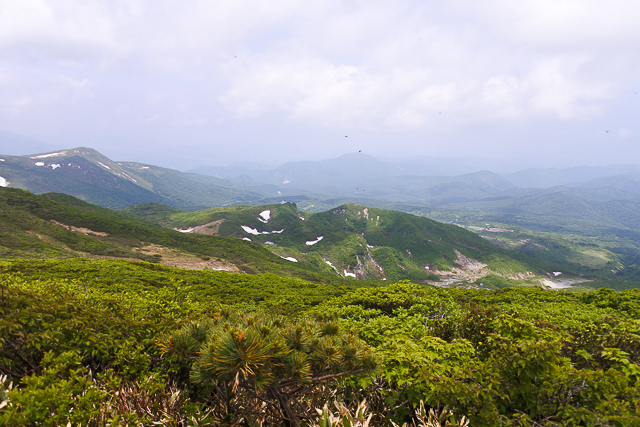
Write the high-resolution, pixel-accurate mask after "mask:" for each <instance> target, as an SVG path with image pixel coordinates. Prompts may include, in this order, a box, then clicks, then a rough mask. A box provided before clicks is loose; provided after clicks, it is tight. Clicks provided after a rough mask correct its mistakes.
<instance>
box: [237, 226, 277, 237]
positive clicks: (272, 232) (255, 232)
mask: <svg viewBox="0 0 640 427" xmlns="http://www.w3.org/2000/svg"><path fill="white" fill-rule="evenodd" d="M240 227H242V229H243V230H244V231H245V232H246V233H249V234H253V235H254V236H257V235H259V234H280V233H282V232H283V231H284V228H283V229H282V230H274V231H258V230H256V229H255V228H251V227H247V226H246V225H241V226H240Z"/></svg>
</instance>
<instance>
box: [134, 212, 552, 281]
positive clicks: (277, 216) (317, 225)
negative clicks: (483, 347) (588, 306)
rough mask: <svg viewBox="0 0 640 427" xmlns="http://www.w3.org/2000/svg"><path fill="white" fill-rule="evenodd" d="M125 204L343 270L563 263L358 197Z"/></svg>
mask: <svg viewBox="0 0 640 427" xmlns="http://www.w3.org/2000/svg"><path fill="white" fill-rule="evenodd" d="M122 211H123V212H125V213H127V214H129V215H133V216H136V217H138V218H141V219H145V220H149V221H153V222H155V223H157V224H161V225H164V226H166V227H169V228H173V229H175V230H180V231H182V232H184V233H192V234H209V235H219V236H228V237H235V238H238V239H243V240H250V241H253V242H260V243H262V244H264V245H265V246H266V247H267V248H268V249H269V250H271V251H272V252H273V253H275V254H277V255H279V256H281V257H283V258H285V259H288V260H289V261H291V262H293V263H306V264H311V265H313V266H314V267H315V268H317V269H318V270H320V271H324V272H326V273H327V274H332V273H333V274H337V275H340V276H343V277H349V276H351V277H356V278H359V279H383V280H387V279H388V280H401V279H409V280H413V281H433V280H441V279H442V280H444V281H463V282H474V281H475V280H477V279H479V278H481V277H484V276H487V275H489V274H495V275H500V276H504V277H507V278H509V277H510V278H514V279H522V278H532V277H534V276H537V275H544V274H545V271H546V272H548V271H551V270H554V269H555V270H557V269H560V268H561V266H560V265H554V264H553V262H552V260H545V261H535V260H533V259H531V258H528V257H527V256H525V255H522V254H520V253H517V252H514V251H509V250H506V249H503V248H500V247H498V246H496V245H494V244H492V243H490V242H488V241H487V240H486V239H483V238H481V237H479V236H477V235H476V234H474V233H471V232H469V231H467V230H464V229H462V228H460V227H457V226H454V225H450V224H443V223H440V222H436V221H433V220H430V219H428V218H424V217H417V216H414V215H410V214H406V213H402V212H397V211H391V210H385V209H377V208H368V207H364V206H358V205H354V204H345V205H342V206H338V207H336V208H333V209H330V210H328V211H326V212H319V213H307V212H302V211H300V210H298V209H297V207H296V205H295V204H293V203H284V204H274V205H266V206H243V205H239V206H233V207H227V208H212V209H205V210H202V211H197V212H182V211H179V210H176V209H174V208H171V207H169V206H165V205H162V204H143V205H137V206H131V207H128V208H126V209H123V210H122Z"/></svg>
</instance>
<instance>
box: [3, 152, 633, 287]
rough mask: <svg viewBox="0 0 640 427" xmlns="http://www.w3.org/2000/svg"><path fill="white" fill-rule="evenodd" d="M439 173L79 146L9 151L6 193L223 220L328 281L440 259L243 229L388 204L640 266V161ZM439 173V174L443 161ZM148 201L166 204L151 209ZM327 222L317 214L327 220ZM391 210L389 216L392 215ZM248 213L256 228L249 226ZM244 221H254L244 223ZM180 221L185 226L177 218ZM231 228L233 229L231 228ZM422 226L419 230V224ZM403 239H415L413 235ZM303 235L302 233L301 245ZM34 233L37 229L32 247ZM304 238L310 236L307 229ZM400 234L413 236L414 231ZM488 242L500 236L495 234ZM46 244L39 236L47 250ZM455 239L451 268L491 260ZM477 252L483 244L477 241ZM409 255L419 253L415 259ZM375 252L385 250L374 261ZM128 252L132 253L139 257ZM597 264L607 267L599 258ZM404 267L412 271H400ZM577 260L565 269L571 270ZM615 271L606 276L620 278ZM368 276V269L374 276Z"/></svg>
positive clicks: (423, 271) (421, 272)
mask: <svg viewBox="0 0 640 427" xmlns="http://www.w3.org/2000/svg"><path fill="white" fill-rule="evenodd" d="M425 164H427V163H425ZM433 170H436V168H432V169H430V168H428V167H424V168H420V167H419V163H416V161H414V162H406V163H401V162H387V161H382V160H379V159H375V158H373V157H370V156H367V155H364V154H362V153H356V154H349V155H345V156H342V157H339V158H337V159H330V160H324V161H321V162H294V163H287V164H284V165H282V166H280V167H278V168H274V169H266V168H263V167H254V165H250V164H245V165H239V166H238V168H237V169H233V168H226V169H225V168H209V169H207V168H203V169H199V170H198V171H199V172H201V173H211V174H215V175H217V176H208V175H202V174H198V173H194V172H190V173H187V172H181V171H177V170H173V169H167V168H162V167H158V166H154V165H149V164H143V163H137V162H124V161H121V162H115V161H112V160H111V159H109V158H107V157H106V156H104V155H102V154H101V153H99V152H97V151H95V150H92V149H90V148H82V147H80V148H75V149H65V150H56V151H50V152H46V153H38V154H33V155H29V156H10V155H0V187H8V188H12V187H13V188H21V189H25V190H28V191H30V192H32V193H36V194H43V193H64V194H68V195H71V196H74V197H77V198H78V199H81V200H83V201H85V202H88V203H92V204H95V205H98V206H102V207H108V208H111V209H114V208H125V207H128V206H135V205H140V204H143V205H144V207H143V208H130V209H128V210H126V211H127V212H128V213H129V214H133V215H136V216H140V217H142V218H145V219H146V220H151V221H152V222H156V223H157V224H160V223H161V224H162V225H168V226H171V227H173V228H179V227H183V229H188V228H189V227H195V228H196V229H197V230H200V231H202V230H203V228H202V227H204V226H205V225H206V224H209V223H212V222H215V221H218V220H221V219H224V226H220V227H219V228H218V229H216V230H217V231H216V232H215V233H213V234H217V235H220V236H229V237H235V238H240V239H242V238H248V239H251V240H252V241H253V242H257V243H259V244H260V245H262V246H265V245H266V246H267V247H266V249H268V250H269V251H270V252H272V253H275V254H277V255H278V256H283V257H285V258H288V257H292V258H295V259H296V260H297V261H299V264H298V267H302V266H304V265H306V267H305V268H308V269H311V270H313V271H324V273H326V274H329V273H331V274H337V273H341V275H342V276H345V275H347V276H348V275H350V274H355V275H356V276H358V277H361V278H363V277H378V278H384V277H388V278H394V279H395V278H400V277H411V278H413V279H416V280H418V279H419V280H428V277H430V274H432V273H433V271H432V270H429V269H427V268H426V267H427V266H430V265H433V266H436V264H433V262H435V261H434V260H433V259H432V260H426V259H420V258H419V257H417V256H416V255H415V253H414V250H415V248H414V249H411V248H408V247H407V248H403V247H401V246H397V245H395V244H392V243H389V242H386V243H384V244H375V243H372V241H370V240H369V238H367V237H366V236H364V235H362V234H361V235H360V237H357V236H355V235H351V234H348V233H347V234H345V235H341V234H340V232H339V227H338V228H336V229H335V230H333V229H332V228H331V227H337V226H336V225H335V224H334V223H333V222H331V221H329V224H328V225H329V226H330V229H331V230H333V231H331V233H330V234H331V235H335V236H340V235H341V236H342V237H340V238H338V237H336V239H337V240H336V241H335V242H333V246H332V245H330V244H329V243H330V242H331V239H329V238H328V237H325V239H328V240H324V243H322V244H320V243H319V244H318V245H317V246H314V248H307V247H306V246H300V245H301V244H302V243H300V242H298V241H294V240H295V239H293V237H291V236H289V237H287V236H288V234H289V232H294V233H298V231H295V230H296V228H295V227H292V226H291V225H289V226H288V227H287V228H286V229H285V230H289V231H287V232H283V233H282V234H278V233H275V234H269V235H267V234H257V235H254V236H251V235H248V234H247V232H246V230H245V231H243V230H244V229H243V228H242V227H241V226H242V225H244V226H246V227H249V228H251V229H255V230H259V231H277V230H271V229H269V230H266V229H265V230H260V228H259V227H258V226H259V225H260V224H258V223H255V222H256V221H257V219H256V218H257V216H256V212H253V210H252V209H253V208H250V207H248V206H261V205H268V206H276V207H274V208H269V209H273V214H274V216H273V218H276V217H278V218H280V217H282V218H286V217H287V215H288V216H290V217H292V216H296V215H304V214H311V213H322V215H329V214H327V212H334V210H335V209H337V207H340V209H346V210H345V212H346V213H345V215H346V217H345V218H343V220H344V221H345V222H344V223H342V222H340V223H339V224H342V225H343V228H344V227H347V225H348V227H347V228H349V227H350V229H353V230H356V229H358V227H359V226H357V220H356V219H354V218H355V217H353V216H354V215H356V217H357V214H356V213H354V212H356V211H357V212H361V213H360V215H361V216H362V215H364V213H363V212H364V208H363V207H362V208H361V207H360V206H367V207H368V208H367V209H368V212H369V213H370V215H371V212H373V211H374V210H376V209H384V210H387V211H389V210H394V211H402V212H406V213H411V214H414V215H418V216H423V217H429V218H432V219H436V220H438V221H441V222H452V223H456V224H459V225H467V226H475V227H478V226H480V227H483V226H484V224H488V223H493V224H498V225H499V226H505V227H507V228H513V227H520V228H521V229H522V230H524V231H526V230H530V231H532V232H535V233H555V234H554V236H550V235H546V236H542V235H540V236H538V237H537V238H538V239H542V240H535V239H534V241H536V242H538V243H536V244H533V243H531V244H524V243H522V242H527V241H529V237H527V236H522V239H521V240H522V242H520V243H519V242H518V241H513V242H511V243H504V242H503V243H501V244H502V245H503V247H505V248H511V251H513V249H514V248H519V249H518V250H520V251H522V252H526V253H528V254H529V255H532V256H533V258H536V259H538V260H540V261H541V262H543V264H544V263H547V264H545V265H548V263H553V262H555V261H554V260H555V258H554V257H553V256H552V254H558V255H561V257H562V259H564V260H574V261H575V260H579V261H580V262H577V261H576V262H574V263H573V264H571V265H572V266H575V267H576V268H577V269H578V270H580V271H586V270H584V269H585V268H588V266H589V265H599V266H600V267H598V268H604V267H602V266H604V265H605V264H606V265H607V266H608V265H609V264H607V263H609V262H611V263H612V264H611V265H612V266H617V265H624V266H627V267H632V266H638V267H639V268H640V167H638V166H636V165H627V166H624V165H623V166H610V167H580V168H571V169H563V170H558V169H538V170H534V169H529V170H526V171H522V172H518V173H512V174H508V175H500V174H497V173H494V172H490V171H477V172H473V173H466V174H460V175H446V174H440V175H433V174H430V172H431V171H433ZM439 170H442V166H440V169H439ZM530 185H538V187H530ZM549 185H555V186H552V187H549ZM47 197H51V196H47ZM74 200H75V199H74ZM281 203H285V204H284V205H281ZM287 203H288V204H287ZM291 203H295V204H296V205H295V206H293V205H291ZM148 204H152V205H148ZM238 205H244V207H242V208H240V207H238V208H235V209H236V210H234V209H230V210H229V209H227V210H224V209H223V210H221V211H220V210H215V209H214V211H215V212H213V211H209V210H208V209H210V208H219V207H225V206H227V207H231V206H238ZM148 206H156V207H158V206H159V207H160V208H153V209H149V208H148ZM277 206H285V207H286V206H289V208H287V209H289V211H287V212H289V213H287V214H285V213H282V212H281V210H282V209H285V208H284V207H277ZM243 209H245V210H246V211H243ZM256 209H261V208H256ZM172 210H173V211H172ZM285 211H286V209H285ZM188 212H196V213H197V215H200V216H196V217H189V216H188V215H189V214H188ZM233 212H235V213H233ZM242 212H244V213H242ZM296 212H297V213H296ZM276 214H277V215H276ZM216 215H217V216H220V218H218V217H217V216H216ZM233 215H239V217H238V218H240V219H237V218H236V219H234V217H233ZM247 215H248V216H247ZM322 215H320V216H318V217H317V218H322ZM384 215H385V216H392V215H391V214H389V213H385V214H384ZM394 215H395V214H394ZM377 216H378V215H377V214H376V217H377ZM381 216H382V215H381ZM201 217H202V218H207V221H206V222H202V221H200V218H201ZM214 217H215V218H214ZM249 217H251V218H252V221H253V223H255V224H253V223H252V222H250V221H249ZM412 218H414V217H412ZM241 219H242V221H245V220H246V223H242V221H241ZM182 220H184V221H183V223H181V222H180V221H182ZM274 220H275V219H274ZM397 220H398V221H399V222H400V223H403V224H408V223H411V221H414V219H411V221H409V220H406V219H402V218H401V217H398V218H397ZM162 221H164V222H162ZM314 221H318V220H317V219H314ZM341 221H342V220H341ZM354 221H355V222H354ZM231 224H235V225H234V226H233V227H232V226H231ZM252 224H253V225H252ZM273 224H275V223H273ZM305 224H306V225H305V227H306V229H307V230H311V231H309V232H311V234H318V236H316V237H319V236H320V235H322V234H321V233H322V232H323V231H322V230H323V229H322V228H309V227H311V226H312V225H313V224H315V223H314V222H313V221H311V222H308V223H305ZM336 224H337V223H336ZM299 225H300V224H299ZM198 227H199V228H198ZM412 227H413V226H412ZM415 227H418V229H419V228H420V227H422V225H421V226H417V225H416V226H415ZM205 228H206V227H205ZM214 228H215V227H214ZM385 230H386V229H385ZM343 231H344V230H343ZM377 232H378V233H382V234H384V235H385V236H392V235H395V234H394V232H392V231H389V230H386V231H384V232H383V231H380V230H378V231H377ZM300 233H302V231H300ZM327 233H328V231H327ZM403 233H406V235H408V236H411V235H412V234H411V233H412V231H410V230H408V231H403ZM249 234H250V233H249ZM303 234H304V233H303ZM303 234H300V236H298V237H300V239H302V236H303ZM365 234H366V232H365ZM374 234H375V233H374ZM514 235H515V234H514ZM296 236H297V234H296ZM345 236H350V237H345ZM354 236H355V237H354ZM571 236H581V237H580V238H581V239H583V240H581V243H579V244H580V245H583V246H581V247H578V246H575V245H576V244H577V243H575V242H573V240H572V239H573V237H571ZM32 237H33V234H31V237H29V238H28V239H27V240H29V239H32ZM25 238H26V237H25ZM304 238H305V239H307V238H308V239H312V238H313V236H311V235H309V236H307V235H306V234H305V235H304ZM403 238H405V239H406V236H403ZM485 238H488V239H490V240H492V241H494V240H495V238H494V237H493V236H485ZM398 239H399V238H398ZM427 239H430V238H427ZM545 239H546V240H545ZM549 239H551V240H549ZM558 239H559V240H558ZM584 239H587V240H584ZM431 240H432V239H431ZM44 241H45V240H40V242H41V243H42V242H44ZM306 241H312V240H305V242H306ZM267 242H271V243H274V244H275V245H273V246H271V245H269V244H268V243H267ZM296 242H297V243H296ZM354 242H357V244H356V243H354ZM531 242H533V241H531ZM544 242H547V243H549V245H551V246H553V245H556V246H558V245H560V246H558V247H557V251H556V252H554V251H551V252H548V251H547V252H535V250H536V248H539V247H540V246H544V245H545V244H546V243H545V244H543V243H544ZM572 242H573V243H572ZM450 243H451V246H448V247H447V248H448V249H446V251H444V249H443V251H444V252H442V253H445V252H446V253H447V254H448V255H447V256H443V257H444V258H442V259H446V260H447V261H446V263H448V264H446V263H445V264H443V265H447V266H448V268H450V267H451V266H453V265H455V262H456V259H457V258H455V257H453V258H452V255H451V254H452V253H454V254H455V253H456V252H452V251H454V249H455V251H458V252H459V253H460V254H462V255H463V256H465V257H468V258H473V259H476V260H479V262H483V263H488V260H486V259H485V260H484V261H483V258H482V256H480V255H478V254H477V253H470V252H468V251H469V250H470V249H469V247H468V246H465V245H462V246H456V245H455V244H453V243H452V242H450ZM42 244H44V243H42ZM367 245H371V246H375V247H377V248H378V249H374V248H368V251H367V250H365V251H364V252H362V250H363V249H362V248H367ZM584 245H586V246H584ZM590 245H594V247H597V250H595V249H594V251H595V252H592V253H590V254H586V252H585V251H586V250H585V248H586V247H590ZM325 246H326V247H334V246H335V247H343V248H351V249H349V250H346V249H344V250H340V251H338V252H339V254H338V253H337V252H335V250H333V249H332V250H331V251H329V252H323V251H322V250H321V249H322V248H323V247H325ZM475 246H477V247H478V248H480V247H481V245H480V244H475ZM551 246H549V247H551ZM379 247H388V248H390V249H389V251H390V252H388V254H387V255H388V256H387V257H386V258H384V259H386V260H387V261H383V258H380V257H381V256H382V255H381V254H382V253H384V252H385V251H386V249H385V250H381V249H379ZM69 248H71V246H69ZM532 248H533V249H532ZM70 250H71V249H70ZM407 250H408V251H409V252H411V253H412V254H413V255H412V256H410V255H408V253H407V252H406V251H407ZM531 250H534V252H530V251H531ZM554 250H555V249H554ZM56 251H58V252H59V251H60V249H59V248H58V249H56V250H54V251H53V252H55V253H58V252H56ZM74 251H75V249H74ZM447 251H448V252H447ZM465 251H466V252H465ZM558 251H559V252H558ZM53 252H52V253H53ZM63 252H64V251H63ZM374 252H377V255H375V256H374ZM418 252H419V251H418ZM127 253H128V254H129V255H128V256H129V257H132V256H131V252H130V251H129V252H127ZM391 254H392V255H391ZM554 256H555V255H554ZM598 257H600V258H599V259H601V260H602V262H600V261H597V258H598ZM142 259H143V258H142ZM389 260H395V261H393V262H392V261H389ZM325 261H328V262H330V263H331V264H332V265H333V266H334V267H335V269H334V267H331V266H330V265H329V264H328V263H327V262H325ZM374 261H375V263H377V264H378V265H380V266H383V264H384V263H385V262H391V264H388V263H387V264H384V265H386V267H384V266H383V270H384V271H385V273H384V275H380V274H379V275H376V273H375V272H374V271H373V270H371V268H372V267H371V266H374V265H375V264H373V262H374ZM291 262H292V263H293V261H291ZM567 262H568V261H567ZM571 262H573V261H571ZM305 263H307V264H305ZM367 263H369V264H367ZM430 263H432V264H430ZM619 263H621V264H619ZM525 264H526V263H525ZM534 264H535V263H534ZM358 265H360V267H358ZM365 265H367V267H364V266H365ZM394 265H395V267H393V266H394ZM400 265H401V266H404V267H406V268H407V270H404V269H403V268H402V267H398V266H400ZM567 265H568V264H567ZM571 265H569V266H568V267H567V268H566V269H571V268H573V267H571ZM398 268H399V269H400V270H403V271H405V272H404V273H403V272H402V271H400V270H398ZM540 268H542V267H540ZM606 268H609V267H606ZM617 268H618V267H615V268H609V270H607V271H609V272H610V273H611V272H614V274H618V273H616V271H617ZM634 268H635V267H634ZM363 269H364V270H363ZM363 271H368V272H367V273H366V274H365V273H362V272H363ZM394 271H395V272H394ZM603 271H604V270H603ZM630 271H632V270H630V269H629V268H627V269H626V270H625V274H632V273H629V272H630ZM639 271H640V270H639ZM336 272H337V273H336ZM324 273H323V274H324ZM633 274H635V273H633ZM639 274H640V273H639Z"/></svg>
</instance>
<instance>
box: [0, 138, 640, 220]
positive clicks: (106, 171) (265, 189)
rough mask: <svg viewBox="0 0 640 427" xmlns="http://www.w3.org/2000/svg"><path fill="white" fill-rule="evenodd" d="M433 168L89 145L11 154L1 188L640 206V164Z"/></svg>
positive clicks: (101, 195)
mask: <svg viewBox="0 0 640 427" xmlns="http://www.w3.org/2000/svg"><path fill="white" fill-rule="evenodd" d="M425 162H426V161H425ZM425 164H428V163H425ZM439 169H440V170H441V169H442V167H440V168H439ZM431 171H432V169H430V168H429V167H426V166H425V167H422V168H420V167H419V164H418V163H416V161H413V162H384V161H381V160H378V159H376V158H373V157H371V156H368V155H365V154H362V153H355V154H347V155H344V156H341V157H339V158H336V159H329V160H323V161H317V162H312V161H307V162H293V163H286V164H284V165H282V166H280V167H278V168H275V169H267V170H265V168H261V167H253V168H252V167H249V166H248V165H239V166H238V168H219V167H203V168H198V169H196V170H194V171H192V172H191V173H185V172H180V171H177V170H173V169H167V168H162V167H159V166H154V165H149V164H143V163H136V162H115V161H113V160H111V159H109V158H107V157H106V156H104V155H102V154H100V153H99V152H97V151H95V150H93V149H90V148H83V147H80V148H75V149H67V150H58V151H52V152H47V153H41V154H34V155H29V156H9V155H3V156H2V157H1V160H0V185H3V186H9V187H15V188H22V189H25V190H28V191H31V192H34V193H36V194H41V193H46V192H63V193H66V194H70V195H73V196H75V197H78V198H80V199H82V200H85V201H87V202H90V203H95V204H97V205H100V206H105V207H110V208H119V207H124V206H129V205H133V204H139V203H152V202H159V203H164V204H168V205H170V206H174V207H177V208H180V209H185V210H200V209H205V208H209V207H218V206H231V205H236V204H252V205H258V204H267V203H273V202H276V201H281V200H285V201H294V202H298V203H299V205H300V206H301V207H302V208H303V209H305V210H311V211H314V210H315V211H319V210H323V209H325V208H327V205H326V203H323V202H330V203H337V204H343V203H342V202H351V201H365V202H367V201H370V202H373V203H363V204H366V205H372V204H374V205H375V204H376V203H375V202H378V203H380V202H384V203H392V204H398V205H402V204H405V205H412V206H423V207H446V206H448V205H451V204H457V203H469V202H482V201H491V200H497V199H511V200H515V199H519V198H523V197H524V198H527V197H531V196H532V195H535V194H538V195H542V194H554V193H571V194H574V195H576V196H578V197H580V198H583V199H586V200H589V201H597V202H607V201H613V200H627V201H631V202H640V166H638V165H619V166H608V167H586V166H584V167H578V168H570V169H528V170H525V171H521V172H517V173H511V174H508V175H504V176H503V175H499V174H497V173H494V172H490V171H479V172H473V173H467V174H462V175H434V174H432V173H431ZM307 201H309V202H308V203H305V202H307ZM313 201H315V202H318V203H314V202H313ZM300 202H303V203H300ZM312 205H313V206H312ZM391 207H392V208H395V207H394V206H391Z"/></svg>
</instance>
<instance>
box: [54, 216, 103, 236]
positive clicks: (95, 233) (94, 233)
mask: <svg viewBox="0 0 640 427" xmlns="http://www.w3.org/2000/svg"><path fill="white" fill-rule="evenodd" d="M51 223H52V224H55V225H58V226H60V227H64V228H66V229H67V230H71V231H77V232H78V233H84V234H87V235H92V236H100V237H107V236H108V234H107V233H103V232H101V231H93V230H90V229H88V228H84V227H76V226H73V225H66V224H63V223H61V222H58V221H56V220H53V219H52V220H51Z"/></svg>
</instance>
